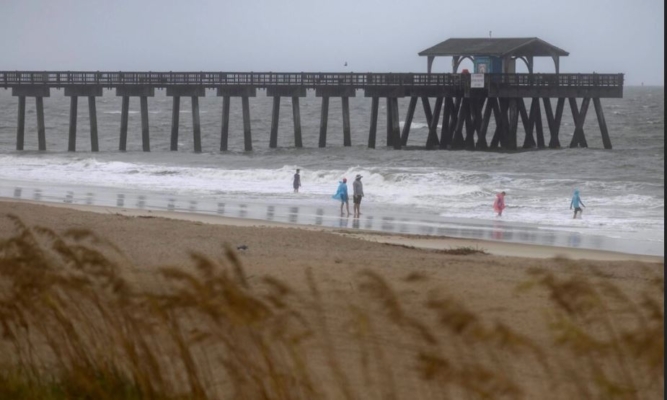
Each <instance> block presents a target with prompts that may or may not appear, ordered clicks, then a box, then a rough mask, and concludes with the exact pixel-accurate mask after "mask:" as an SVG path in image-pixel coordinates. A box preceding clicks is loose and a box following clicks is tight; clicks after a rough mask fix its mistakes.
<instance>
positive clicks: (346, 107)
mask: <svg viewBox="0 0 667 400" xmlns="http://www.w3.org/2000/svg"><path fill="white" fill-rule="evenodd" d="M341 102H342V104H341V105H342V108H343V146H344V147H350V146H352V136H351V132H350V98H349V97H345V96H344V97H341Z"/></svg>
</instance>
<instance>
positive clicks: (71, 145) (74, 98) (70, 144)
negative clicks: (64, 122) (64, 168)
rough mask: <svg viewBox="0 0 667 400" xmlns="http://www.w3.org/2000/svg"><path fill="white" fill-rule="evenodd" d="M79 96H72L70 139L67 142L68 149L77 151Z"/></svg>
mask: <svg viewBox="0 0 667 400" xmlns="http://www.w3.org/2000/svg"><path fill="white" fill-rule="evenodd" d="M78 99H79V98H78V97H77V96H72V97H70V103H69V104H70V105H69V140H68V142H67V151H76V114H77V107H78V106H77V105H78V101H79V100H78Z"/></svg>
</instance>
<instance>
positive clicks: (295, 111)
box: [292, 96, 303, 148]
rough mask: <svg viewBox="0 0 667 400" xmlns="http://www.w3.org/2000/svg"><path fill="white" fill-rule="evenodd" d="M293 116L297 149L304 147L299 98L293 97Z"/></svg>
mask: <svg viewBox="0 0 667 400" xmlns="http://www.w3.org/2000/svg"><path fill="white" fill-rule="evenodd" d="M292 114H293V117H294V118H293V119H294V146H295V147H297V148H301V147H303V142H302V140H301V110H300V108H299V98H298V97H296V96H294V97H292Z"/></svg>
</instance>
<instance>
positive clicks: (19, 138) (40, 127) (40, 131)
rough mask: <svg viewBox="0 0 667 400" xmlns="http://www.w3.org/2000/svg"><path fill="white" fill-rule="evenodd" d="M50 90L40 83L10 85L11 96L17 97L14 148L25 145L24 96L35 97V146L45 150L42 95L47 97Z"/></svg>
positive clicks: (21, 147)
mask: <svg viewBox="0 0 667 400" xmlns="http://www.w3.org/2000/svg"><path fill="white" fill-rule="evenodd" d="M50 95H51V90H50V89H49V88H48V87H46V86H41V85H34V86H33V85H22V86H14V87H12V96H14V97H18V98H19V106H18V108H19V109H18V121H17V127H16V150H23V148H24V145H25V102H26V100H25V98H26V97H34V98H35V111H36V114H37V146H38V148H39V150H40V151H45V150H46V128H45V126H44V97H49V96H50Z"/></svg>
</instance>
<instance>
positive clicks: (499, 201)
mask: <svg viewBox="0 0 667 400" xmlns="http://www.w3.org/2000/svg"><path fill="white" fill-rule="evenodd" d="M504 209H505V192H500V193H498V194H497V195H496V200H495V201H494V202H493V210H494V211H495V212H497V213H498V216H499V217H501V216H502V215H503V210H504Z"/></svg>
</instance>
